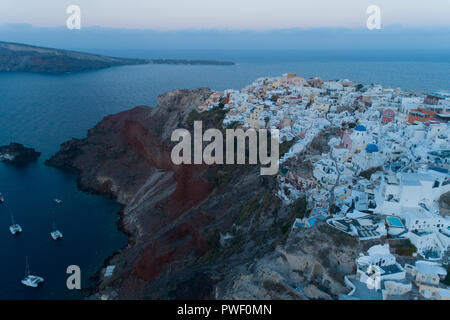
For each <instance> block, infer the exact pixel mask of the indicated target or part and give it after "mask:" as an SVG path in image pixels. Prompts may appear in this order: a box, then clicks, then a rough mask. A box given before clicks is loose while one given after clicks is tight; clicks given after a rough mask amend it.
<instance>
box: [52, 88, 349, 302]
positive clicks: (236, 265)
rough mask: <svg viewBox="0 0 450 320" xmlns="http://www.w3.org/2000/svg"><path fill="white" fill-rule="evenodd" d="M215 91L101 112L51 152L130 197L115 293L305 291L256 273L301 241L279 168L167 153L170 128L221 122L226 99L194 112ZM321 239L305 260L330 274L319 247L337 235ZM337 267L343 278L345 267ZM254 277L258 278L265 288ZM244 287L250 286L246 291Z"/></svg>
mask: <svg viewBox="0 0 450 320" xmlns="http://www.w3.org/2000/svg"><path fill="white" fill-rule="evenodd" d="M210 94H211V91H210V90H209V89H205V88H203V89H197V90H193V91H188V90H174V91H172V92H169V93H166V94H163V95H161V96H160V97H159V99H158V105H157V106H156V107H155V108H149V107H145V106H139V107H136V108H134V109H132V110H129V111H125V112H121V113H119V114H116V115H112V116H108V117H105V118H104V119H103V120H102V121H101V122H100V123H98V124H97V125H96V126H95V127H94V128H93V129H91V130H89V132H88V135H87V137H86V138H85V139H82V140H79V139H72V140H70V141H68V142H66V143H64V144H62V146H61V150H60V151H59V152H58V153H57V154H56V155H54V156H53V157H52V158H51V159H49V160H48V161H47V164H48V165H51V166H55V167H59V168H62V169H68V170H76V171H77V172H78V184H79V186H80V188H81V189H83V190H86V191H91V192H96V193H103V194H109V195H112V196H113V197H114V198H115V199H117V201H118V202H119V203H121V204H123V206H124V208H123V210H122V213H121V217H122V219H121V220H122V226H123V229H124V230H125V231H126V232H127V233H128V234H129V244H128V245H127V247H125V248H123V249H122V250H120V251H119V252H118V253H117V254H116V255H115V256H114V257H112V258H111V259H110V261H109V263H111V264H115V265H116V269H115V271H114V274H113V276H112V277H111V278H108V279H103V280H102V281H100V283H99V285H98V290H99V292H100V294H109V295H111V293H113V294H114V297H118V298H120V299H130V298H169V299H177V298H188V299H204V298H216V297H220V298H234V297H238V298H239V297H251V298H257V297H260V298H264V297H266V296H268V293H267V292H269V291H270V292H272V293H271V294H273V291H274V290H272V289H273V288H275V289H276V290H275V293H276V294H277V295H278V297H282V298H286V297H288V298H298V296H299V295H300V296H301V297H302V298H308V296H307V295H302V294H294V293H292V288H289V287H286V286H282V287H278V285H280V286H281V284H280V283H281V282H280V281H281V280H280V281H278V282H277V281H276V279H275V280H274V279H270V282H267V283H266V282H264V280H262V279H264V274H265V273H264V272H263V273H262V274H259V273H258V272H259V271H261V270H262V269H261V268H259V267H258V266H261V264H264V263H263V261H268V260H269V261H270V260H271V259H272V258H273V259H274V261H275V260H276V259H278V258H279V257H280V252H284V251H286V252H288V253H289V254H290V255H291V257H290V258H289V257H288V258H283V259H291V260H292V261H294V262H295V261H300V260H301V259H302V258H301V257H302V256H303V255H304V254H303V253H302V252H303V251H304V250H305V249H304V248H303V249H302V248H298V247H299V246H298V245H297V246H294V247H293V246H292V240H289V239H291V237H292V236H290V230H291V226H292V223H293V220H294V219H295V217H296V215H297V214H298V212H296V210H298V206H297V207H296V208H297V209H296V210H294V209H293V208H290V207H288V206H286V205H285V204H283V203H282V201H280V200H279V198H277V197H276V196H275V193H276V192H275V191H276V188H277V179H276V177H275V176H274V177H271V176H260V171H259V166H250V165H236V166H228V165H213V166H206V165H174V164H173V163H172V162H171V159H170V152H171V147H172V146H173V143H172V142H171V141H170V136H171V134H172V131H173V130H174V129H177V128H186V129H188V130H190V131H192V123H193V121H194V120H197V119H198V120H200V119H201V120H202V121H203V130H206V129H208V128H217V127H218V126H219V127H220V125H221V122H222V120H223V118H224V115H225V113H224V111H223V110H221V109H220V108H216V109H213V110H211V111H207V112H203V113H200V114H199V113H197V112H196V111H195V108H196V107H197V106H199V105H201V104H202V103H203V102H204V101H205V100H206V99H207V98H208V97H209V96H210ZM305 210H306V208H305ZM316 232H317V233H319V234H320V232H319V231H316ZM315 239H316V240H315V241H316V242H314V241H313V240H309V241H310V243H309V246H310V248H309V249H308V251H309V250H310V251H309V253H308V254H309V257H308V259H309V260H308V261H312V262H310V263H313V266H312V267H313V268H314V263H317V264H321V260H320V257H318V255H319V254H322V255H323V256H324V257H326V258H323V259H325V260H327V259H328V260H329V261H328V260H327V261H328V264H327V265H323V266H321V268H322V269H320V270H325V271H322V274H326V275H327V278H326V279H327V280H328V281H331V282H333V281H335V280H333V279H334V278H333V274H332V272H331V271H327V270H328V269H330V270H331V269H333V268H334V267H335V265H337V262H336V261H334V260H336V259H339V258H336V256H337V255H336V254H335V255H334V256H333V257H332V258H328V254H326V253H323V252H322V251H324V250H325V251H327V250H333V242H332V240H327V241H328V242H327V243H326V245H325V246H324V248H323V250H322V251H321V252H322V253H320V252H318V251H317V250H316V249H317V248H322V247H321V238H320V236H319V235H316V236H315ZM327 239H328V238H327ZM289 244H291V245H290V246H289ZM345 245H347V244H345ZM345 245H342V247H341V248H340V250H341V251H342V252H343V253H342V256H343V257H344V258H342V260H343V262H342V263H343V264H344V269H345V270H346V271H348V270H347V269H350V270H351V268H352V263H353V260H352V259H353V258H354V256H355V254H356V251H355V250H354V246H355V244H354V243H351V245H348V246H347V247H346V246H345ZM293 248H294V249H293ZM295 248H297V249H295ZM314 248H316V249H314ZM299 249H300V250H303V251H298V250H299ZM295 250H297V251H296V253H295V252H293V251H295ZM283 254H284V253H283ZM284 255H285V256H286V254H284ZM281 257H282V255H281ZM265 259H266V260H265ZM267 259H268V260H267ZM296 259H297V260H296ZM323 259H322V260H323ZM333 259H334V260H333ZM274 261H272V262H274ZM330 261H331V262H330ZM333 261H334V262H333ZM303 265H305V266H306V267H305V268H311V264H310V265H309V266H308V264H307V263H306V264H305V263H303V264H301V263H300V264H299V265H294V264H293V265H291V266H289V264H286V265H285V266H284V267H283V268H284V269H286V268H288V269H289V268H291V269H294V270H296V272H303V271H301V269H302V266H303ZM255 268H256V269H255ZM258 268H259V269H258ZM327 268H328V269H327ZM255 270H259V271H255ZM286 270H287V269H286ZM299 270H300V271H299ZM261 272H262V271H261ZM304 272H305V273H306V271H304ZM291 273H292V272H290V273H288V274H291ZM294 273H295V272H294ZM313 274H315V273H314V272H313ZM322 276H323V275H322ZM335 276H336V277H340V279H338V280H339V281H341V282H342V280H343V275H341V274H338V275H335ZM286 277H289V276H286ZM255 279H256V280H255ZM299 279H300V278H299ZM305 279H306V280H305ZM305 279H303V280H304V281H310V280H311V279H310V278H308V277H305ZM321 279H322V278H321ZM324 279H325V278H323V279H322V280H321V281H325V280H324ZM250 280H251V281H250ZM338 280H336V281H338ZM258 281H259V282H258ZM285 282H286V281H284V282H283V283H285ZM341 282H339V283H341ZM244 283H245V285H244ZM250 283H251V284H250ZM255 283H260V284H261V286H259V287H258V288H259V289H258V290H259V291H258V290H256V289H255ZM243 286H245V287H246V288H247V287H248V288H249V289H248V290H251V291H252V294H248V293H246V294H242V287H243ZM274 286H275V287H274ZM280 288H281V289H280ZM314 288H315V289H314ZM314 288H312V289H310V291H313V292H315V293H314V294H311V295H312V297H334V296H333V294H334V295H335V294H337V293H338V292H339V291H340V290H343V286H342V285H340V286H339V285H337V286H332V285H330V286H328V287H327V288H326V289H323V288H322V289H321V288H316V287H314ZM330 288H331V289H330ZM280 290H281V291H280ZM321 290H322V291H321ZM323 290H325V291H323ZM327 290H328V291H327ZM330 290H331V291H330ZM317 292H319V293H317ZM289 293H290V294H289Z"/></svg>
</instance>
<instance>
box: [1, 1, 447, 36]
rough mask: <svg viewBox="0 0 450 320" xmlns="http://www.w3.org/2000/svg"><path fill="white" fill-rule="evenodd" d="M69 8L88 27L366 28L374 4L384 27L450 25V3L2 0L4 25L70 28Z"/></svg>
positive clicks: (163, 28)
mask: <svg viewBox="0 0 450 320" xmlns="http://www.w3.org/2000/svg"><path fill="white" fill-rule="evenodd" d="M69 5H78V6H79V7H80V8H81V23H82V26H84V27H89V26H102V27H117V28H130V29H135V28H137V29H157V30H179V29H254V30H265V29H284V28H296V27H300V28H314V27H349V28H358V27H365V25H366V20H367V18H368V15H367V14H366V9H367V7H368V6H369V5H378V6H379V7H380V8H381V22H382V25H384V26H387V25H403V26H405V27H437V26H450V18H449V17H450V0H427V1H423V0H314V1H311V0H161V1H159V0H69V1H66V0H38V1H37V0H0V25H3V24H10V23H28V24H32V25H34V26H41V27H57V26H65V23H66V19H67V17H68V14H66V8H67V7H68V6H69Z"/></svg>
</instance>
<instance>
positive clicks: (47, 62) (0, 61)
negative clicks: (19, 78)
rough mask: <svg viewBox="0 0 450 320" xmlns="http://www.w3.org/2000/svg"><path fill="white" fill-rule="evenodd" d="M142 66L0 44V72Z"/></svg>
mask: <svg viewBox="0 0 450 320" xmlns="http://www.w3.org/2000/svg"><path fill="white" fill-rule="evenodd" d="M143 63H147V61H146V60H144V59H122V58H113V57H105V56H100V55H96V54H89V53H81V52H76V51H69V50H58V49H51V48H42V47H36V46H29V45H25V44H18V43H9V42H0V71H20V72H37V73H65V72H78V71H87V70H96V69H103V68H108V67H113V66H121V65H132V64H143Z"/></svg>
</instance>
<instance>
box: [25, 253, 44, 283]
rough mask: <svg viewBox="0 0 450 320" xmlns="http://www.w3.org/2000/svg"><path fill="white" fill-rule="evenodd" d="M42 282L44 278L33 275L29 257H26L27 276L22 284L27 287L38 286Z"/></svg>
mask: <svg viewBox="0 0 450 320" xmlns="http://www.w3.org/2000/svg"><path fill="white" fill-rule="evenodd" d="M42 282H44V278H42V277H39V276H33V275H31V273H30V266H29V265H28V257H26V265H25V278H23V280H22V284H23V285H25V286H27V287H32V288H37V287H38V286H39V285H40V284H41V283H42Z"/></svg>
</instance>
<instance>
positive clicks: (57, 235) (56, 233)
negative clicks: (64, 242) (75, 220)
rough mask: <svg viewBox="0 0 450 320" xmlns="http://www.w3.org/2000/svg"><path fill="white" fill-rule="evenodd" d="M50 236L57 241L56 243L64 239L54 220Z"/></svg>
mask: <svg viewBox="0 0 450 320" xmlns="http://www.w3.org/2000/svg"><path fill="white" fill-rule="evenodd" d="M50 236H51V237H52V239H53V240H55V241H56V240H59V239H61V238H62V237H63V234H62V232H61V231H59V230H57V229H56V226H55V219H53V231H52V232H50Z"/></svg>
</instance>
